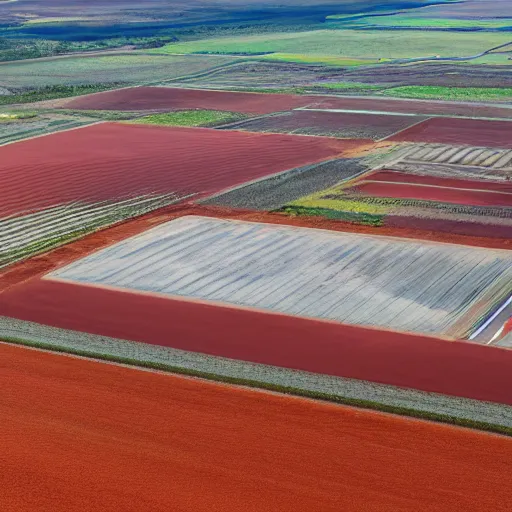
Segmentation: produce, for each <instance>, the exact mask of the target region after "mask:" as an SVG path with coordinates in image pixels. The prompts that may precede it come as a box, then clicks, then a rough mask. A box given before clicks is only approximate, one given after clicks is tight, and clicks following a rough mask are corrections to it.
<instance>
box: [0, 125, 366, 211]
mask: <svg viewBox="0 0 512 512" xmlns="http://www.w3.org/2000/svg"><path fill="white" fill-rule="evenodd" d="M364 143H365V141H349V140H335V139H331V138H322V137H299V136H293V135H280V134H278V135H275V134H262V133H257V134H255V133H244V132H235V131H230V132H219V131H217V130H211V129H206V128H170V127H162V126H144V125H123V124H116V123H101V124H96V125H94V126H89V127H86V128H81V129H79V130H73V131H68V132H63V133H58V134H54V135H50V136H48V137H42V138H36V139H31V140H27V141H23V142H20V143H17V144H10V145H7V146H5V147H2V148H0V217H2V216H7V215H13V214H19V213H21V212H26V211H30V210H40V209H43V208H50V207H53V206H57V205H62V204H64V203H71V202H75V201H87V202H100V201H112V200H120V199H127V198H132V197H137V196H142V195H146V194H176V195H179V196H180V197H183V196H186V195H194V197H206V196H208V195H211V194H213V193H216V192H220V191H222V190H224V189H227V188H230V187H234V186H237V185H241V184H242V183H245V182H247V181H251V180H255V179H259V178H262V177H264V176H270V175H272V174H275V173H279V172H282V171H286V170H289V169H294V168H295V167H299V166H303V165H308V164H312V163H315V162H319V161H322V160H327V159H331V158H335V157H338V156H341V154H342V153H343V151H344V150H345V149H350V148H352V149H353V148H356V147H359V146H361V145H362V144H364Z"/></svg>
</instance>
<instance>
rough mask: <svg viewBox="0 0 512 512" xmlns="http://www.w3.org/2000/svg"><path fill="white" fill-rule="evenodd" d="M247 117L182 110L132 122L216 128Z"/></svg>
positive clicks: (224, 112) (212, 111)
mask: <svg viewBox="0 0 512 512" xmlns="http://www.w3.org/2000/svg"><path fill="white" fill-rule="evenodd" d="M247 117H248V116H245V115H243V114H240V113H237V112H226V111H221V110H182V111H179V112H166V113H163V114H152V115H150V116H145V117H141V118H138V119H135V120H132V121H131V122H132V123H138V124H157V125H163V126H218V125H221V124H225V123H230V122H235V121H241V120H243V119H246V118H247Z"/></svg>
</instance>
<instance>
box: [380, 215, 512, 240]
mask: <svg viewBox="0 0 512 512" xmlns="http://www.w3.org/2000/svg"><path fill="white" fill-rule="evenodd" d="M384 223H385V225H386V227H389V228H397V231H399V230H400V229H411V228H414V229H417V230H420V229H421V230H425V231H427V232H433V231H438V232H442V233H450V234H451V235H454V236H458V235H467V236H470V237H486V238H498V239H500V238H501V239H508V240H511V241H512V226H510V225H508V226H506V225H503V224H486V223H484V222H480V223H479V222H468V221H465V220H460V221H459V220H447V219H433V218H432V219H429V218H427V217H409V216H407V217H406V216H400V215H386V217H385V219H384Z"/></svg>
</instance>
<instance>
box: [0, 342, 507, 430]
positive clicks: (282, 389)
mask: <svg viewBox="0 0 512 512" xmlns="http://www.w3.org/2000/svg"><path fill="white" fill-rule="evenodd" d="M1 341H4V342H6V343H11V344H14V345H20V346H25V347H31V348H38V349H42V350H49V351H51V352H58V353H64V354H71V355H75V356H80V357H88V358H93V359H98V360H101V361H110V362H113V363H120V364H125V365H128V366H133V367H140V368H149V369H152V370H159V371H164V372H168V373H175V374H179V375H186V376H189V377H198V378H201V379H206V380H210V381H214V382H221V383H224V384H232V385H237V386H245V387H249V388H254V389H263V390H266V391H273V392H276V393H282V394H285V395H292V396H298V397H303V398H311V399H314V400H323V401H326V402H333V403H336V404H340V405H348V406H351V407H358V408H360V409H370V410H374V411H379V412H384V413H390V414H397V415H400V416H407V417H411V418H417V419H422V420H428V421H435V422H438V423H446V424H450V425H455V426H458V427H464V428H470V429H473V430H482V431H485V432H493V433H496V434H502V435H505V436H510V437H512V427H506V426H502V425H495V424H493V423H486V422H482V421H474V420H470V419H465V418H456V417H454V416H449V415H446V414H438V413H432V412H427V411H420V410H416V409H408V408H406V407H399V406H393V405H386V404H382V403H379V402H374V401H370V400H362V399H356V398H346V397H343V396H339V395H331V394H329V393H322V392H318V391H308V390H304V389H300V388H295V387H288V386H281V385H278V384H271V383H267V382H261V381H258V380H252V379H244V378H240V377H229V376H225V375H218V374H216V373H208V372H204V371H199V370H192V369H190V368H182V367H179V366H172V365H167V364H164V363H153V362H150V361H140V360H138V359H130V358H125V357H118V356H113V355H109V354H102V353H98V352H93V351H88V350H76V349H71V348H68V347H63V346H60V345H53V344H51V343H44V342H40V341H29V340H24V339H22V338H15V337H9V336H8V337H5V338H2V340H1Z"/></svg>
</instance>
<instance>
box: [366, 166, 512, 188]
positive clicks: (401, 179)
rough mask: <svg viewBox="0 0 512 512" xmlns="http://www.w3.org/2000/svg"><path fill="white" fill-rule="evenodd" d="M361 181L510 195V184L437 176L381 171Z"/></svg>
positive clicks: (367, 175)
mask: <svg viewBox="0 0 512 512" xmlns="http://www.w3.org/2000/svg"><path fill="white" fill-rule="evenodd" d="M363 179H368V180H371V181H392V182H395V183H413V184H418V185H435V186H439V187H453V188H463V189H472V190H492V191H495V192H509V193H512V182H506V181H490V180H463V179H457V178H439V177H437V176H423V175H420V174H410V173H407V172H400V171H391V170H387V169H386V170H382V171H377V172H375V173H373V174H366V175H365V177H364V178H363Z"/></svg>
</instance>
